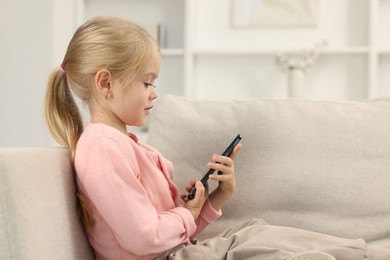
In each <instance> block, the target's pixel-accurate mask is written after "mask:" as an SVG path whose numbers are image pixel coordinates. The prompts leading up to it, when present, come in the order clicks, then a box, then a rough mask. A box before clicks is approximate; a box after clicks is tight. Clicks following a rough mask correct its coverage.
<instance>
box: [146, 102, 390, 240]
mask: <svg viewBox="0 0 390 260" xmlns="http://www.w3.org/2000/svg"><path fill="white" fill-rule="evenodd" d="M238 133H240V134H242V135H243V140H242V145H243V146H242V150H241V152H240V154H239V155H238V156H237V158H236V160H235V166H236V176H237V191H236V193H235V194H234V196H233V197H232V199H231V201H230V202H229V203H228V204H227V205H226V207H225V208H224V210H223V213H224V214H223V216H222V218H221V219H220V220H218V221H217V222H216V223H215V224H213V225H211V226H210V227H209V228H208V229H206V230H205V232H204V233H203V237H208V236H213V235H215V234H217V233H218V232H220V231H222V230H223V229H225V228H227V227H229V226H232V225H233V224H234V223H236V222H237V221H241V220H244V219H248V218H252V217H254V218H263V219H265V220H266V221H267V222H268V223H270V224H275V225H285V226H291V227H296V228H303V229H307V230H312V231H317V232H322V233H326V234H330V235H336V236H341V237H345V238H364V239H365V240H367V241H368V242H369V243H371V244H375V245H385V246H387V247H389V245H390V225H389V223H390V203H389V198H390V189H389V185H390V171H389V169H390V99H381V100H370V101H366V102H349V101H313V100H300V99H286V100H259V101H194V100H189V99H186V98H182V97H177V96H163V97H160V98H159V99H158V100H157V102H156V104H155V109H154V111H153V113H152V117H151V119H150V124H149V136H148V138H149V139H148V142H149V143H150V144H151V145H153V146H155V147H156V148H157V149H159V150H160V151H161V152H162V154H164V155H165V156H166V157H167V158H168V159H170V160H171V161H172V162H173V163H174V166H175V182H176V183H177V184H178V185H179V187H180V188H181V190H184V187H185V186H186V185H188V183H189V182H190V180H197V179H199V178H200V177H201V176H202V175H203V174H204V173H205V171H206V170H207V169H206V163H207V162H208V161H210V160H211V154H212V153H222V151H223V150H224V149H225V148H226V146H227V145H228V144H229V143H230V141H231V140H232V139H233V138H234V137H235V136H236V135H237V134H238Z"/></svg>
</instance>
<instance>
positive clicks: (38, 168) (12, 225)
mask: <svg viewBox="0 0 390 260" xmlns="http://www.w3.org/2000/svg"><path fill="white" fill-rule="evenodd" d="M0 259H12V260H36V259H56V260H61V259H63V260H71V259H75V260H76V259H77V260H79V259H83V260H84V259H86V260H88V259H94V256H93V253H92V250H91V248H90V247H89V244H88V241H87V239H86V236H85V235H84V232H83V229H82V226H81V224H80V221H79V219H78V216H77V213H76V197H75V185H74V178H73V174H72V167H71V162H70V154H69V152H68V151H67V150H66V149H64V148H1V149H0Z"/></svg>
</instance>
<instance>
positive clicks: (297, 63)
mask: <svg viewBox="0 0 390 260" xmlns="http://www.w3.org/2000/svg"><path fill="white" fill-rule="evenodd" d="M327 45H328V43H327V41H325V40H324V41H322V42H320V43H316V44H315V45H314V48H313V49H312V50H310V51H309V52H308V53H306V54H304V55H302V56H298V57H294V56H291V57H289V56H287V55H285V54H283V53H279V54H278V55H276V58H275V62H276V64H277V65H279V66H280V67H281V69H282V71H284V72H287V73H288V95H289V97H292V98H305V97H307V91H308V87H307V84H306V72H307V70H308V69H309V68H310V67H311V66H312V65H313V64H314V61H315V60H316V59H317V58H318V56H319V52H320V50H321V49H323V48H325V47H326V46H327Z"/></svg>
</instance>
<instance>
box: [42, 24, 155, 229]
mask: <svg viewBox="0 0 390 260" xmlns="http://www.w3.org/2000/svg"><path fill="white" fill-rule="evenodd" d="M156 50H157V51H159V48H158V45H157V44H156V42H155V41H154V40H153V39H152V37H151V36H150V34H148V33H147V32H146V31H145V30H144V29H143V28H142V27H140V26H138V25H137V24H135V23H132V22H130V21H127V20H125V19H121V18H117V17H95V18H93V19H91V20H89V21H87V22H85V23H84V24H83V25H81V26H80V27H79V28H78V29H77V30H76V32H75V34H74V35H73V37H72V39H71V41H70V42H69V45H68V49H67V51H66V54H65V57H64V60H63V62H62V64H61V66H60V67H59V68H57V69H55V70H53V72H52V73H51V74H50V76H49V80H48V84H47V90H46V96H45V116H46V121H47V125H48V128H49V130H50V132H51V134H52V136H53V137H54V139H55V140H56V141H57V142H58V143H59V144H61V145H63V146H65V147H67V148H69V150H70V152H71V156H72V161H74V158H75V155H76V154H75V153H76V145H77V142H78V140H79V138H80V136H81V134H82V132H83V128H84V125H83V120H82V117H81V113H80V110H79V108H78V106H77V104H76V102H75V99H74V98H73V94H72V92H73V93H74V94H75V95H76V96H78V97H79V98H80V99H81V100H82V101H83V102H85V103H86V104H87V105H88V107H89V109H90V112H92V109H93V108H92V107H91V101H92V99H93V97H94V95H93V91H94V90H93V84H94V76H95V74H96V72H98V71H99V70H101V69H107V70H108V71H110V73H111V74H112V76H113V78H116V79H118V80H119V81H121V82H129V81H131V80H133V79H134V78H135V77H136V76H137V74H138V72H139V70H140V68H141V66H142V65H143V64H144V63H145V62H146V61H147V59H148V58H149V57H150V56H151V55H153V53H155V52H156ZM78 196H79V201H80V203H81V205H82V211H83V212H84V214H83V220H84V226H85V227H86V228H87V230H88V227H90V226H91V222H90V220H91V219H90V218H89V217H88V211H89V209H88V208H89V207H88V201H87V199H86V198H84V197H82V196H81V195H80V194H78ZM88 219H89V220H88Z"/></svg>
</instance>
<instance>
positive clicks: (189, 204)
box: [181, 181, 209, 220]
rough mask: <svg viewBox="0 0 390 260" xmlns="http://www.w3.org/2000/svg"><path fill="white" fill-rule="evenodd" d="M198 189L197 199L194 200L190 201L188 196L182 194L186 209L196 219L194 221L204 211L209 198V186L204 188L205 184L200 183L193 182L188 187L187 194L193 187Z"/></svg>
mask: <svg viewBox="0 0 390 260" xmlns="http://www.w3.org/2000/svg"><path fill="white" fill-rule="evenodd" d="M194 186H195V188H196V193H195V197H194V199H192V200H188V198H187V195H186V194H182V195H181V198H182V200H183V201H184V207H185V208H186V209H188V210H189V211H190V212H191V214H192V216H193V217H194V220H197V219H198V217H199V215H200V212H201V211H202V207H203V204H204V203H205V201H206V200H207V198H208V194H209V192H208V186H207V185H206V187H205V186H203V184H202V183H201V182H200V181H197V182H195V181H191V183H190V186H187V187H186V190H187V192H190V191H191V189H192V187H194Z"/></svg>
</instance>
